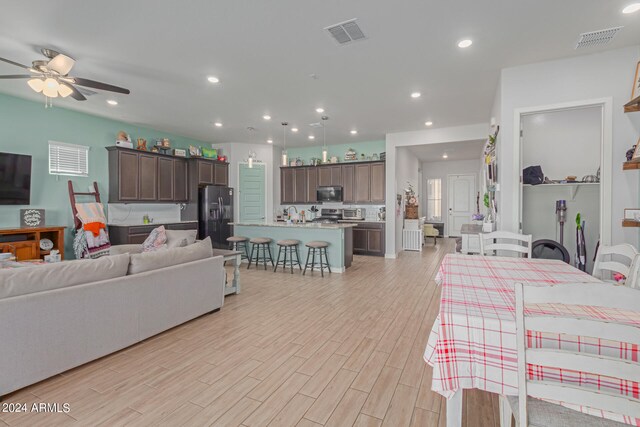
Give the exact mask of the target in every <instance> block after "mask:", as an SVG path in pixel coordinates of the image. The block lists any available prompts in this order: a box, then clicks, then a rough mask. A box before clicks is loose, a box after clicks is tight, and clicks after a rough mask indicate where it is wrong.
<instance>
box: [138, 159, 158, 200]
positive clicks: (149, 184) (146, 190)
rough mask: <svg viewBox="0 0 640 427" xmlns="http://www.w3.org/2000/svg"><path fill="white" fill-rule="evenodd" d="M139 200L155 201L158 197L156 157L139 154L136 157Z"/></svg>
mask: <svg viewBox="0 0 640 427" xmlns="http://www.w3.org/2000/svg"><path fill="white" fill-rule="evenodd" d="M138 164H139V170H140V174H139V175H138V178H139V182H140V197H139V200H141V201H145V202H146V201H149V202H155V201H156V200H157V199H158V157H156V156H154V155H151V154H140V157H139V158H138Z"/></svg>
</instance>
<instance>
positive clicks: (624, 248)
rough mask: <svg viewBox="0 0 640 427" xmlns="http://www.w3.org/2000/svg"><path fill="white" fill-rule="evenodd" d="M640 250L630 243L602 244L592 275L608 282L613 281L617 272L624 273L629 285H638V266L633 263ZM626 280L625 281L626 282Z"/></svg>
mask: <svg viewBox="0 0 640 427" xmlns="http://www.w3.org/2000/svg"><path fill="white" fill-rule="evenodd" d="M637 255H638V250H637V249H636V248H635V247H633V246H632V245H630V244H628V243H622V244H620V245H614V246H603V245H601V246H600V248H599V249H598V253H597V254H596V261H595V263H594V264H593V273H592V276H593V277H595V278H597V279H600V280H604V281H607V282H613V281H614V279H613V275H614V274H615V273H620V274H624V276H625V277H626V278H627V281H626V282H628V285H629V286H636V284H635V283H632V282H635V281H636V278H637V271H635V270H637V269H638V266H637V265H633V267H634V268H633V269H632V268H631V267H632V264H633V263H634V260H635V259H636V256H637ZM626 282H625V283H626Z"/></svg>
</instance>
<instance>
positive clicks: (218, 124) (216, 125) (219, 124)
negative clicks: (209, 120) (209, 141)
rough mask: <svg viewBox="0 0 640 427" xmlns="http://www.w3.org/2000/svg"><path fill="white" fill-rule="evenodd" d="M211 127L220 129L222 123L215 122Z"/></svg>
mask: <svg viewBox="0 0 640 427" xmlns="http://www.w3.org/2000/svg"><path fill="white" fill-rule="evenodd" d="M213 125H214V126H215V127H217V128H221V127H222V123H220V122H215V123H214V124H213Z"/></svg>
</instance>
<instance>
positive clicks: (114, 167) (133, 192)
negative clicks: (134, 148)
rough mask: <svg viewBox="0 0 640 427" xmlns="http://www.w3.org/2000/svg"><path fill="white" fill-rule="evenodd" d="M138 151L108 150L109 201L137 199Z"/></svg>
mask: <svg viewBox="0 0 640 427" xmlns="http://www.w3.org/2000/svg"><path fill="white" fill-rule="evenodd" d="M139 174H140V173H139V168H138V153H136V152H127V151H115V152H109V201H110V202H116V201H121V202H128V201H136V200H138V196H139V194H140V192H139V185H138V175H139Z"/></svg>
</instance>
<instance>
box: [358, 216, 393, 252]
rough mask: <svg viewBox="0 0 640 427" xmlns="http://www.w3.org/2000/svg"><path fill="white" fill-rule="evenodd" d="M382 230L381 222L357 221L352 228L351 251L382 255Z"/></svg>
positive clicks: (383, 239)
mask: <svg viewBox="0 0 640 427" xmlns="http://www.w3.org/2000/svg"><path fill="white" fill-rule="evenodd" d="M384 231H385V225H384V224H383V223H359V224H358V225H357V226H356V227H354V228H353V253H354V254H355V255H373V256H384V251H385V238H384Z"/></svg>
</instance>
